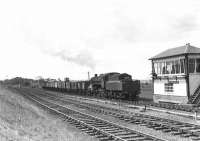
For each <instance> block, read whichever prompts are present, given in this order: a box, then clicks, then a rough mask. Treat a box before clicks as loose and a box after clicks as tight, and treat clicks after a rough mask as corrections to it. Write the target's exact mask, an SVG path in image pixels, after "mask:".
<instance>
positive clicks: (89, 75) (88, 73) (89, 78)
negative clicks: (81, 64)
mask: <svg viewBox="0 0 200 141" xmlns="http://www.w3.org/2000/svg"><path fill="white" fill-rule="evenodd" d="M88 80H90V72H89V71H88Z"/></svg>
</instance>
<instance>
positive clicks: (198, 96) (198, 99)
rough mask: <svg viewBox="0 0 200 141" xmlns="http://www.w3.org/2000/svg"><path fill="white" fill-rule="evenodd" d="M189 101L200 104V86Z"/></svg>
mask: <svg viewBox="0 0 200 141" xmlns="http://www.w3.org/2000/svg"><path fill="white" fill-rule="evenodd" d="M188 103H190V104H195V105H197V106H199V105H200V86H199V87H198V88H197V89H196V90H195V92H194V94H193V95H192V96H191V97H190V98H189V101H188Z"/></svg>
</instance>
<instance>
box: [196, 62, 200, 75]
mask: <svg viewBox="0 0 200 141" xmlns="http://www.w3.org/2000/svg"><path fill="white" fill-rule="evenodd" d="M196 72H200V59H197V60H196Z"/></svg>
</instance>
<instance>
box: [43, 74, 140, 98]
mask: <svg viewBox="0 0 200 141" xmlns="http://www.w3.org/2000/svg"><path fill="white" fill-rule="evenodd" d="M43 88H45V89H49V90H54V91H61V92H68V93H76V94H80V95H90V96H98V97H104V98H109V99H125V100H136V99H137V98H138V96H139V94H140V81H139V80H133V79H132V76H131V75H129V74H127V73H117V72H111V73H105V74H100V75H99V76H98V75H97V74H95V76H94V77H92V78H91V79H90V80H87V81H69V79H66V80H65V81H56V80H54V81H49V82H47V83H46V85H45V86H44V87H43Z"/></svg>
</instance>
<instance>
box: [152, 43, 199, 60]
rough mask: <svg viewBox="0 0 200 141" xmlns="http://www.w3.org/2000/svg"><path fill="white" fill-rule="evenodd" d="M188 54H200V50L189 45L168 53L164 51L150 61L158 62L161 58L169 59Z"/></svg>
mask: <svg viewBox="0 0 200 141" xmlns="http://www.w3.org/2000/svg"><path fill="white" fill-rule="evenodd" d="M186 54H200V48H197V47H194V46H191V45H190V44H189V43H188V44H186V45H184V46H181V47H176V48H171V49H168V50H166V51H163V52H161V53H159V54H157V55H156V56H154V57H152V58H150V60H156V59H161V58H168V57H173V56H180V55H186Z"/></svg>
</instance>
